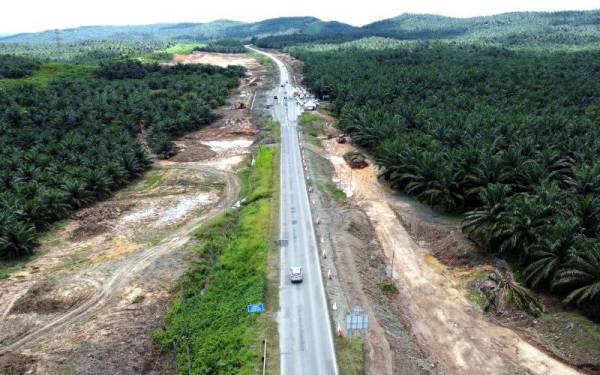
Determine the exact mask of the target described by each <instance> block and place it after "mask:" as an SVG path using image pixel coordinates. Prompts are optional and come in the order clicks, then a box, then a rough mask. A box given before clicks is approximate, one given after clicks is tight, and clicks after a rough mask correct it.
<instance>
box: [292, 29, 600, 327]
mask: <svg viewBox="0 0 600 375" xmlns="http://www.w3.org/2000/svg"><path fill="white" fill-rule="evenodd" d="M379 43H381V41H379ZM350 44H352V43H350ZM368 44H369V43H365V44H364V45H361V44H360V43H353V45H352V46H349V47H347V48H337V47H335V46H330V48H326V46H320V47H319V46H313V47H310V46H307V47H295V48H291V52H292V53H293V55H294V56H295V57H297V58H299V59H301V60H302V61H303V62H304V64H305V70H304V74H305V83H306V84H307V85H308V86H309V87H310V89H311V90H312V91H313V92H314V93H316V94H317V95H319V96H322V95H329V96H330V97H331V99H332V105H331V109H332V110H333V112H334V113H335V114H337V115H338V116H339V119H340V121H339V126H340V127H341V128H342V129H343V130H345V131H347V132H349V133H350V134H351V135H352V140H353V142H355V143H356V144H358V145H360V146H362V147H365V148H366V149H367V150H369V151H371V152H372V154H373V155H374V157H375V158H376V161H377V163H378V164H379V166H380V168H381V173H382V176H383V177H384V178H385V179H386V180H388V181H389V182H390V183H391V185H392V186H393V187H394V188H396V189H399V190H402V191H404V192H406V193H408V194H410V195H413V196H415V197H417V198H418V199H420V200H422V201H423V202H426V203H428V204H430V205H431V206H434V207H437V208H438V209H440V210H443V211H447V212H458V213H462V214H464V230H465V232H466V233H467V234H468V235H469V236H470V237H471V238H472V239H473V240H475V241H476V242H478V243H479V244H480V245H481V246H483V247H485V248H487V249H488V250H489V251H491V252H493V253H495V254H498V255H500V256H502V257H505V258H508V259H512V260H513V261H514V262H516V263H517V264H518V265H520V266H521V267H522V270H523V275H524V280H525V281H526V283H527V284H528V285H529V286H531V287H534V288H538V289H549V290H553V291H556V292H558V293H560V294H562V295H563V296H564V297H565V302H566V303H571V304H579V305H580V306H585V307H586V308H587V309H590V310H593V311H594V312H595V314H596V316H599V315H597V314H598V312H599V311H600V309H599V307H600V242H599V238H598V236H599V234H600V196H599V194H600V162H599V161H598V155H600V127H599V126H598V124H600V97H599V96H598V93H599V92H600V52H599V51H596V50H582V51H578V52H568V51H558V50H557V51H552V52H548V51H538V52H536V51H527V50H511V49H506V48H498V47H486V46H479V45H475V44H473V45H465V44H452V43H442V42H416V43H405V44H402V43H396V42H394V43H391V44H396V45H395V46H393V47H391V48H388V46H386V44H385V43H384V44H382V45H383V48H380V49H376V48H369V46H368ZM388 44H390V43H388Z"/></svg>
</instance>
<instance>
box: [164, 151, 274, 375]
mask: <svg viewBox="0 0 600 375" xmlns="http://www.w3.org/2000/svg"><path fill="white" fill-rule="evenodd" d="M275 155H276V150H275V149H273V148H267V147H260V148H259V149H258V152H257V153H256V157H255V162H254V163H253V165H252V166H251V167H250V168H249V169H247V170H246V171H244V172H243V173H242V174H241V178H242V180H243V182H244V189H243V192H242V196H245V197H246V200H245V202H244V203H243V205H242V206H241V207H240V208H239V209H238V210H231V211H228V212H226V213H225V214H223V215H221V216H219V217H217V218H215V219H213V220H212V221H210V222H207V223H206V224H205V225H203V226H202V227H201V228H200V229H199V230H198V231H197V233H196V236H197V238H198V239H199V240H200V243H199V245H197V247H196V248H195V249H194V250H195V252H196V254H197V259H196V260H195V261H194V264H193V266H192V268H191V270H189V271H188V272H187V273H186V274H185V276H184V277H183V278H182V281H181V284H180V285H179V286H178V288H179V289H180V291H179V293H178V295H177V296H176V298H175V300H174V302H173V305H172V307H171V309H170V310H169V312H168V313H167V315H166V317H165V326H164V329H162V330H159V331H157V332H155V333H154V338H155V341H156V342H157V344H158V345H159V346H160V347H161V348H162V349H163V350H164V351H166V352H171V354H174V362H175V363H174V365H175V366H176V367H177V368H178V369H179V372H181V373H187V366H188V362H189V366H190V368H191V371H192V373H194V374H208V373H210V374H250V373H254V372H255V370H256V369H257V368H259V367H260V366H261V363H262V359H261V356H262V352H261V351H260V350H258V349H259V347H260V346H259V345H256V341H257V340H262V338H261V337H257V336H260V330H261V322H260V319H259V316H258V315H257V314H249V313H247V312H246V305H247V304H250V303H259V302H263V301H264V298H265V290H266V283H267V273H266V272H267V270H266V264H267V263H266V259H267V253H268V250H269V249H270V242H271V241H272V239H271V228H270V226H271V215H272V212H271V210H272V204H271V198H272V194H273V190H272V186H273V179H274V174H275V170H274V156H275ZM188 353H189V354H188Z"/></svg>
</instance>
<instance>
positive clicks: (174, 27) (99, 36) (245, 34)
mask: <svg viewBox="0 0 600 375" xmlns="http://www.w3.org/2000/svg"><path fill="white" fill-rule="evenodd" d="M354 29H356V28H355V27H354V26H350V25H347V24H344V23H340V22H325V21H321V20H319V19H318V18H314V17H282V18H273V19H268V20H264V21H260V22H253V23H244V22H237V21H231V20H217V21H213V22H208V23H189V22H188V23H175V24H168V23H165V24H151V25H137V26H83V27H77V28H72V29H64V30H60V31H59V33H58V36H59V38H60V40H61V41H62V42H67V43H68V42H78V41H83V40H125V39H128V40H157V39H175V40H195V41H211V40H218V39H250V38H252V37H259V38H260V37H265V36H270V35H285V34H295V33H306V34H318V33H331V32H341V33H343V32H349V31H352V30H354ZM56 36H57V33H56V31H55V30H47V31H43V32H39V33H23V34H17V35H11V36H7V37H3V38H0V42H23V43H53V42H56Z"/></svg>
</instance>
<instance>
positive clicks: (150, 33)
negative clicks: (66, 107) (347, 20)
mask: <svg viewBox="0 0 600 375" xmlns="http://www.w3.org/2000/svg"><path fill="white" fill-rule="evenodd" d="M56 36H57V34H56V32H55V30H48V31H44V32H40V33H25V34H17V35H10V36H5V37H0V42H36V43H53V42H55V41H56ZM58 36H59V38H60V40H61V41H62V42H77V41H83V40H193V41H214V40H220V39H241V40H249V39H251V38H259V39H264V40H266V41H267V42H266V43H267V44H269V43H272V44H273V45H276V46H282V45H286V44H289V43H291V44H293V43H302V42H313V41H332V42H333V41H348V40H353V39H357V38H362V37H370V36H384V37H392V38H398V39H477V40H483V41H489V42H497V43H504V44H525V43H558V44H586V43H597V42H600V10H594V11H569V12H518V13H504V14H499V15H495V16H485V17H472V18H452V17H444V16H437V15H431V14H402V15H400V16H398V17H394V18H390V19H386V20H382V21H378V22H374V23H371V24H369V25H366V26H363V27H354V26H351V25H348V24H344V23H340V22H335V21H330V22H325V21H321V20H319V19H318V18H315V17H281V18H273V19H268V20H264V21H260V22H251V23H246V22H237V21H232V20H217V21H213V22H208V23H190V22H187V23H173V24H168V23H165V24H152V25H138V26H85V27H78V28H73V29H65V30H60V32H59V33H58Z"/></svg>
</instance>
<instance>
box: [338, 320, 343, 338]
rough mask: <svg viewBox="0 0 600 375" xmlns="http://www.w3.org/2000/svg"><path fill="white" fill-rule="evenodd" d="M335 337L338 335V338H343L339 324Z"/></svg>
mask: <svg viewBox="0 0 600 375" xmlns="http://www.w3.org/2000/svg"><path fill="white" fill-rule="evenodd" d="M337 335H338V337H344V330H342V327H341V326H340V324H339V323H338V326H337Z"/></svg>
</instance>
